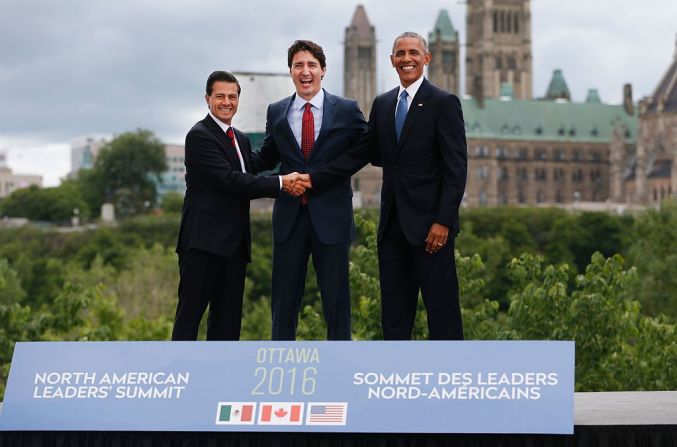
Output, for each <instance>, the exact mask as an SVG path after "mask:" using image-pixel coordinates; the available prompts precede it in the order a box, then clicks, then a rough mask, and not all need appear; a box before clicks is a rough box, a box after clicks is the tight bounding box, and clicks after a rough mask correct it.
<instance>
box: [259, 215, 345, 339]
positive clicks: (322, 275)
mask: <svg viewBox="0 0 677 447" xmlns="http://www.w3.org/2000/svg"><path fill="white" fill-rule="evenodd" d="M349 251H350V244H349V243H348V244H323V243H322V242H321V241H320V239H319V238H318V236H317V233H316V232H315V230H314V228H313V224H312V222H311V219H310V214H309V213H308V208H307V207H306V206H302V207H301V209H300V210H299V213H298V214H297V217H296V222H295V224H294V227H293V228H292V230H291V233H290V234H289V237H288V238H287V240H286V241H284V242H282V243H278V242H275V243H274V244H273V292H272V300H271V301H272V304H271V305H272V313H273V328H272V339H273V340H295V339H296V327H297V325H298V315H299V311H300V308H301V301H302V300H303V294H304V292H305V281H306V273H307V270H308V257H309V256H310V255H311V254H312V257H313V267H315V273H316V274H317V285H318V287H319V288H320V295H321V297H322V313H323V315H324V320H325V322H326V323H327V340H350V337H351V328H350V286H349V282H348V254H349Z"/></svg>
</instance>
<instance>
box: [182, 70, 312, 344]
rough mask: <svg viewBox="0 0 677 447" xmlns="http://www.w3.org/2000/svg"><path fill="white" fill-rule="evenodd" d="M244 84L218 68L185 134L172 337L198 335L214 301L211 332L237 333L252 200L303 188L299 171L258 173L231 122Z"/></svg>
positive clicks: (223, 336) (219, 335) (218, 336)
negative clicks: (200, 112)
mask: <svg viewBox="0 0 677 447" xmlns="http://www.w3.org/2000/svg"><path fill="white" fill-rule="evenodd" d="M239 98H240V84H239V83H238V81H237V79H236V78H235V76H233V75H232V74H231V73H228V72H224V71H215V72H214V73H212V74H211V75H210V76H209V79H208V80H207V94H206V95H205V100H206V101H207V105H208V107H209V113H208V115H207V116H206V117H205V118H204V119H203V120H202V121H199V122H198V123H197V124H195V126H193V128H192V129H191V130H190V131H189V132H188V135H187V136H186V146H185V148H186V149H185V150H186V155H185V164H186V186H187V189H186V196H185V198H184V202H183V211H182V216H181V229H180V231H179V240H178V244H177V247H176V251H177V253H178V255H179V274H180V281H179V303H178V305H177V307H176V320H175V322H174V330H173V331H172V340H195V339H196V338H197V333H198V327H199V325H200V320H201V319H202V314H203V313H204V311H205V309H206V308H207V305H208V304H209V317H208V320H207V339H208V340H238V339H239V338H240V324H241V323H240V319H241V314H242V294H243V291H244V277H245V270H246V264H247V262H249V261H250V257H251V235H250V232H249V200H250V199H255V198H259V197H276V196H277V195H278V193H279V191H280V189H284V190H285V191H287V192H289V193H290V194H298V193H300V192H301V191H302V190H303V189H304V188H303V187H302V185H301V184H300V183H298V184H295V183H297V182H296V180H297V179H298V174H296V173H294V174H291V175H287V176H279V177H278V176H271V177H256V176H255V175H253V174H252V173H253V172H255V171H253V170H252V168H251V164H250V162H251V160H250V157H251V146H250V143H249V139H248V138H247V136H246V135H245V134H244V133H242V132H240V131H239V130H237V129H234V128H233V127H232V126H231V121H232V119H233V116H234V115H235V113H236V112H237V106H238V102H239Z"/></svg>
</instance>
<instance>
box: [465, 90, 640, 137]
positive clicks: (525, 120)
mask: <svg viewBox="0 0 677 447" xmlns="http://www.w3.org/2000/svg"><path fill="white" fill-rule="evenodd" d="M462 103H463V115H464V118H465V126H466V133H467V136H468V138H490V139H502V140H513V141H514V140H529V141H574V142H591V143H604V142H609V141H611V139H612V136H613V129H614V123H616V122H620V124H621V125H622V126H623V127H624V128H625V130H626V139H627V141H629V142H632V141H635V138H636V136H637V128H638V122H639V121H638V116H637V114H635V115H627V114H626V113H625V110H624V109H623V106H622V105H611V104H602V103H570V102H565V103H562V102H554V101H539V100H524V101H522V100H512V101H501V100H497V99H489V98H487V99H485V100H484V108H482V109H480V108H478V106H477V102H476V101H475V100H474V99H472V98H469V99H463V100H462ZM636 109H637V108H636ZM635 113H637V112H635Z"/></svg>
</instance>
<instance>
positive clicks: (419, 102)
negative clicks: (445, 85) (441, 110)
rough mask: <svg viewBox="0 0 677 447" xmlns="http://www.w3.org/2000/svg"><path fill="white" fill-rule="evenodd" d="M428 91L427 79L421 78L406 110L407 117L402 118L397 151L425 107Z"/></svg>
mask: <svg viewBox="0 0 677 447" xmlns="http://www.w3.org/2000/svg"><path fill="white" fill-rule="evenodd" d="M430 91H431V89H430V84H429V83H428V80H427V79H423V82H422V83H421V86H420V87H419V88H418V91H417V92H416V96H414V98H413V99H412V100H411V104H410V105H409V112H407V118H406V119H405V120H404V126H403V127H402V134H401V135H400V141H399V142H398V144H397V149H398V151H399V150H400V149H401V148H402V146H403V145H404V143H405V142H406V140H407V137H408V136H409V134H410V133H411V129H412V128H413V127H414V124H416V120H418V117H419V116H421V113H422V112H423V109H425V107H426V105H427V99H428V97H429V96H430ZM394 115H395V112H394V111H393V116H394ZM394 123H395V119H394V118H393V126H394Z"/></svg>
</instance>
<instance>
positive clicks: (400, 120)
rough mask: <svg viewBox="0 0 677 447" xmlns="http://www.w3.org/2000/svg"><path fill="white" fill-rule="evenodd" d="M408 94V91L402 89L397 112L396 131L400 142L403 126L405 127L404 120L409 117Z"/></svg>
mask: <svg viewBox="0 0 677 447" xmlns="http://www.w3.org/2000/svg"><path fill="white" fill-rule="evenodd" d="M407 96H408V95H407V91H406V90H402V94H401V95H400V100H399V101H398V103H397V111H396V112H395V133H396V134H397V141H398V142H399V141H400V134H402V127H404V120H405V119H406V118H407V110H408V109H407Z"/></svg>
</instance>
